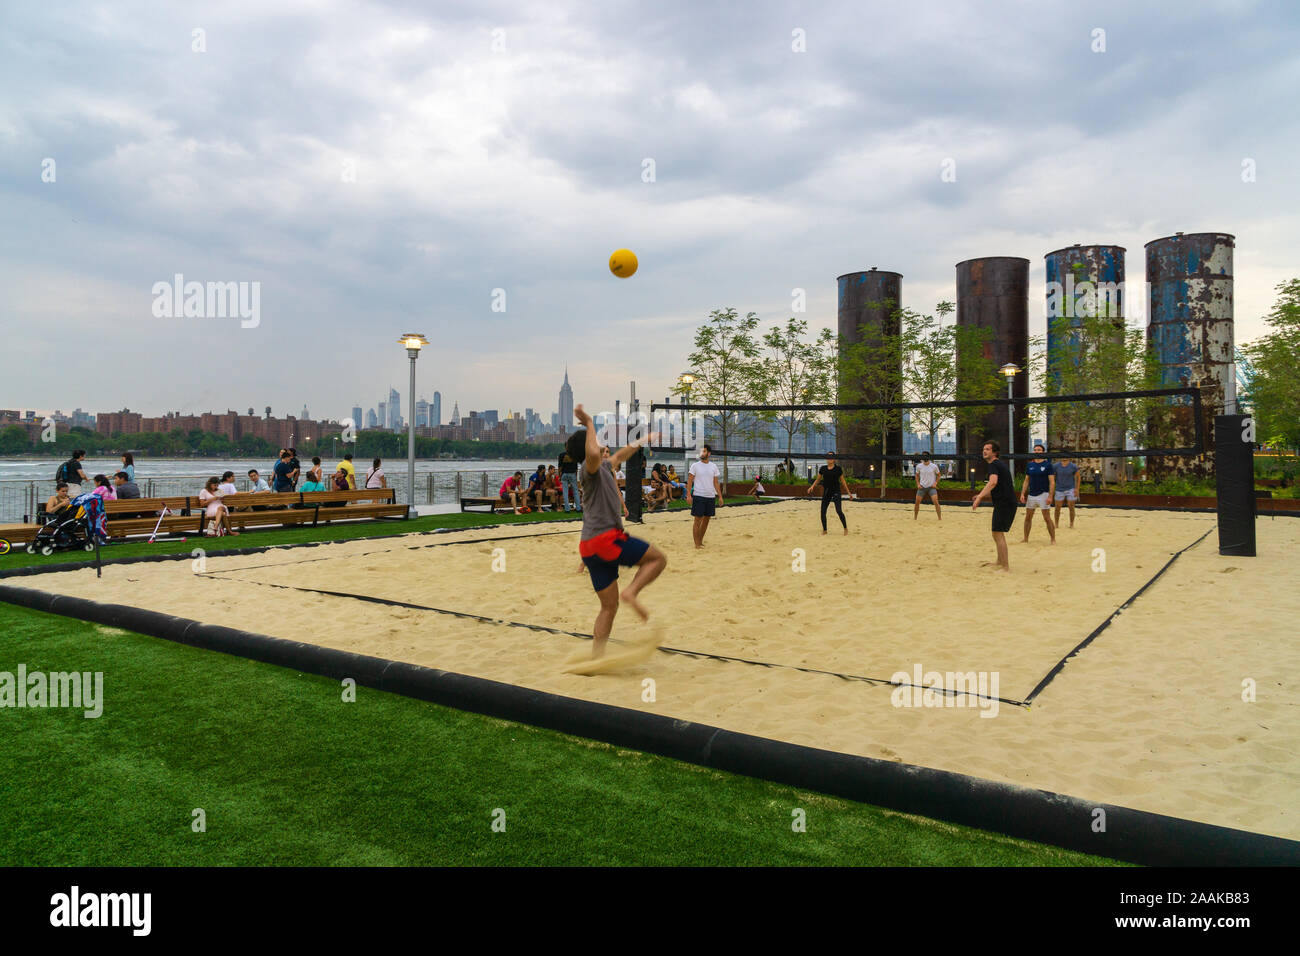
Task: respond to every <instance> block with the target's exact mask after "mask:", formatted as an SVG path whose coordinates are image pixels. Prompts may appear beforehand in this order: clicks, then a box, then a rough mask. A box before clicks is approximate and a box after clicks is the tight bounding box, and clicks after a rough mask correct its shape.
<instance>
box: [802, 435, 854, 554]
mask: <svg viewBox="0 0 1300 956" xmlns="http://www.w3.org/2000/svg"><path fill="white" fill-rule="evenodd" d="M818 485H821V486H822V534H825V533H826V509H827V508H829V507H830V506H831V504H832V502H833V503H834V504H835V513H836V514H837V515H839V518H840V524H842V525H843V526H844V533H845V534H848V533H849V523H848V522H847V521H845V520H844V509H843V508H841V507H840V491H841V489H843V493H844V494H846V495H849V496H850V497H852V493H851V492H850V491H849V483H848V482H847V481H845V480H844V469H843V468H841V467H840V466H839V465H837V464H836V463H835V452H831V453H830V454H828V455H827V456H826V464H824V465H822V466H821V467H820V468H818V469H817V480H816V481H814V482H813V483H812V484H811V485H809V486H808V490H807V491H805V492H804V494H806V495H810V494H812V493H813V490H814V489H815V488H816V487H817V486H818Z"/></svg>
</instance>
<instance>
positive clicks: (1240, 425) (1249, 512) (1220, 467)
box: [1214, 415, 1256, 558]
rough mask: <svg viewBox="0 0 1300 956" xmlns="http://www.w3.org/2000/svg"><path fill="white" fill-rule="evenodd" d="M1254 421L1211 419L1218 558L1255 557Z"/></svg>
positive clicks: (1231, 417) (1227, 417)
mask: <svg viewBox="0 0 1300 956" xmlns="http://www.w3.org/2000/svg"><path fill="white" fill-rule="evenodd" d="M1254 451H1255V420H1254V419H1253V418H1252V417H1251V416H1250V415H1216V416H1214V482H1215V491H1216V492H1217V504H1218V515H1219V554H1230V555H1237V556H1240V557H1249V558H1253V557H1255V513H1256V503H1255V455H1254Z"/></svg>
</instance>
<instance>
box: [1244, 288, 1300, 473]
mask: <svg viewBox="0 0 1300 956" xmlns="http://www.w3.org/2000/svg"><path fill="white" fill-rule="evenodd" d="M1277 292H1278V298H1277V301H1276V302H1275V303H1274V304H1273V308H1272V310H1271V311H1270V312H1269V314H1268V315H1267V316H1265V317H1264V324H1265V325H1267V326H1268V328H1269V330H1270V331H1269V332H1268V333H1267V334H1266V335H1263V336H1261V337H1260V338H1258V339H1256V340H1254V341H1253V342H1250V343H1247V344H1246V345H1243V346H1242V349H1241V351H1242V352H1243V353H1244V354H1245V356H1246V358H1247V360H1248V361H1249V363H1250V369H1251V373H1252V374H1251V380H1250V385H1249V399H1250V402H1251V404H1252V405H1253V408H1254V416H1255V434H1256V435H1257V436H1258V437H1259V438H1260V439H1262V440H1264V441H1266V442H1268V443H1269V444H1271V445H1274V446H1275V447H1277V449H1278V450H1279V451H1282V450H1283V449H1292V450H1300V279H1291V280H1290V281H1288V282H1283V283H1280V284H1279V285H1278V286H1277Z"/></svg>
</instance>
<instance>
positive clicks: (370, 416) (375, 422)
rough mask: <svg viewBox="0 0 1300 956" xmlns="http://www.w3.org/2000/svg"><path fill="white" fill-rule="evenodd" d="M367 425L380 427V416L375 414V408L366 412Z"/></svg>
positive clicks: (368, 426)
mask: <svg viewBox="0 0 1300 956" xmlns="http://www.w3.org/2000/svg"><path fill="white" fill-rule="evenodd" d="M366 427H367V428H378V427H379V416H378V415H376V414H375V410H374V409H373V408H372V409H370V411H368V412H366Z"/></svg>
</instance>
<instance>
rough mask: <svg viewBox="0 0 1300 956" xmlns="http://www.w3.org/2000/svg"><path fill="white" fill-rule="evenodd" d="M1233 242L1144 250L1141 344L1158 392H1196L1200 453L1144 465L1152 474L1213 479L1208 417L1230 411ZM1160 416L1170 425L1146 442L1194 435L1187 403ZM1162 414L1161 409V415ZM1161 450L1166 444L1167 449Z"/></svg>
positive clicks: (1201, 240) (1163, 242)
mask: <svg viewBox="0 0 1300 956" xmlns="http://www.w3.org/2000/svg"><path fill="white" fill-rule="evenodd" d="M1234 245H1235V244H1234V242H1233V237H1232V236H1230V235H1228V234H1227V233H1222V232H1196V233H1190V234H1186V235H1185V234H1183V233H1181V232H1180V233H1177V234H1175V235H1172V236H1166V237H1165V238H1163V239H1155V240H1152V241H1151V242H1148V243H1147V244H1146V252H1147V275H1146V278H1147V286H1148V288H1149V289H1150V311H1149V312H1148V313H1147V316H1148V317H1147V342H1148V344H1149V345H1150V346H1151V347H1152V349H1153V350H1154V351H1155V354H1156V358H1157V361H1158V363H1159V367H1160V384H1161V386H1162V387H1166V388H1167V387H1173V386H1184V385H1188V386H1192V387H1194V388H1199V389H1201V401H1202V420H1201V427H1202V434H1203V436H1204V443H1205V444H1204V447H1205V449H1206V450H1205V453H1204V454H1203V455H1199V456H1193V457H1190V458H1179V459H1174V458H1171V457H1155V458H1151V459H1150V460H1149V461H1148V463H1147V465H1148V471H1149V472H1151V473H1152V474H1153V475H1169V474H1179V475H1182V474H1189V475H1196V476H1202V477H1204V476H1207V475H1210V474H1212V473H1213V469H1214V461H1213V448H1214V435H1213V425H1214V416H1215V415H1221V414H1223V413H1224V409H1225V406H1226V407H1227V408H1228V410H1229V411H1231V412H1234V413H1235V412H1236V401H1237V395H1236V377H1235V373H1234V367H1233V316H1232V250H1233V248H1234ZM1172 404H1173V408H1171V409H1169V410H1168V411H1167V414H1168V417H1169V418H1170V419H1171V421H1169V422H1167V423H1165V422H1161V423H1159V425H1158V427H1157V425H1156V423H1155V422H1153V432H1154V434H1153V435H1152V436H1151V440H1153V441H1156V442H1159V443H1160V444H1161V445H1165V446H1166V447H1171V446H1174V445H1177V446H1187V445H1191V444H1192V443H1193V436H1194V434H1195V429H1194V424H1193V421H1192V407H1191V404H1190V399H1179V400H1175V401H1174V402H1173V403H1172ZM1162 411H1163V410H1162ZM1166 443H1167V444H1166Z"/></svg>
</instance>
